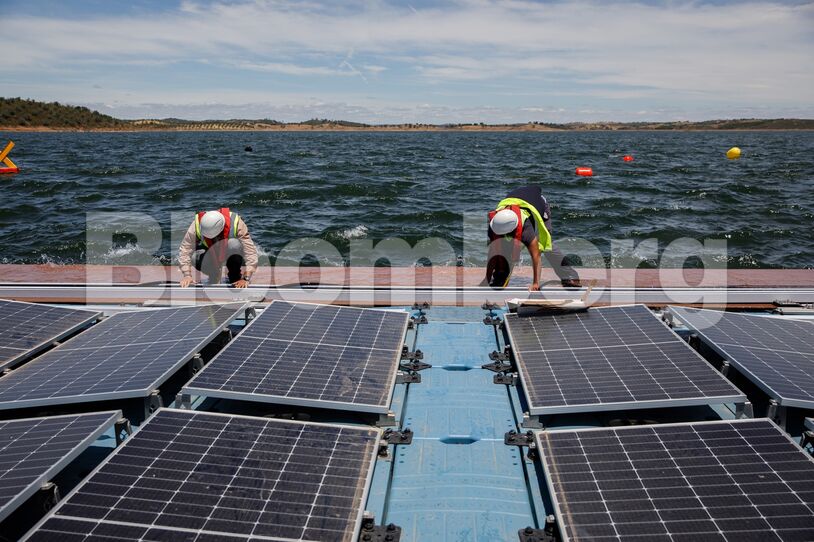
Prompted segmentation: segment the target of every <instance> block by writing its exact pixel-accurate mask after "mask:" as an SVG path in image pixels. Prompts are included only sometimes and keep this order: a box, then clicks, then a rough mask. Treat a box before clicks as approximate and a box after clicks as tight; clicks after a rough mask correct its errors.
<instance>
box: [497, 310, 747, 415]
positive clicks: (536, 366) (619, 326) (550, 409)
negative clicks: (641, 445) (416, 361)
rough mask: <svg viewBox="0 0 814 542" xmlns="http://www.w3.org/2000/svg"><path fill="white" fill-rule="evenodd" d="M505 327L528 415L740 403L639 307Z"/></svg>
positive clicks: (512, 320)
mask: <svg viewBox="0 0 814 542" xmlns="http://www.w3.org/2000/svg"><path fill="white" fill-rule="evenodd" d="M506 326H507V330H508V333H509V337H510V342H511V345H512V351H513V353H514V356H515V359H516V361H517V366H518V372H519V374H520V378H521V381H522V384H523V391H524V393H525V395H526V398H527V400H528V403H529V413H530V414H532V415H542V414H553V413H559V412H586V411H595V410H619V409H624V408H644V407H658V406H680V405H693V404H695V405H699V404H710V403H724V402H741V401H744V400H745V397H744V396H743V394H742V393H741V392H739V391H738V390H737V389H736V388H735V387H734V386H733V385H732V384H731V383H729V382H728V381H727V380H726V379H725V378H723V377H722V376H721V375H720V374H719V373H718V372H717V371H715V370H714V369H713V368H712V367H711V366H710V365H709V364H707V363H706V362H705V361H704V360H703V358H701V357H700V356H699V355H698V354H697V353H696V352H695V351H693V350H692V349H691V348H690V347H689V346H688V345H687V344H686V343H685V342H684V341H683V340H681V338H680V337H678V336H677V335H676V334H675V333H673V332H672V331H671V330H670V329H669V328H667V326H665V325H664V324H663V323H662V322H661V321H660V320H659V319H658V318H656V317H655V316H654V315H653V314H652V313H651V312H650V311H649V310H648V309H647V308H646V307H644V306H643V305H635V306H629V307H607V308H599V309H591V310H590V311H588V312H584V313H575V314H568V315H557V316H540V317H518V316H517V315H507V317H506Z"/></svg>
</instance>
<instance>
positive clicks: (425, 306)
mask: <svg viewBox="0 0 814 542" xmlns="http://www.w3.org/2000/svg"><path fill="white" fill-rule="evenodd" d="M430 307H432V305H431V304H430V303H429V302H428V301H424V302H422V303H413V307H412V309H413V310H414V311H419V312H424V311H426V310H429V309H430Z"/></svg>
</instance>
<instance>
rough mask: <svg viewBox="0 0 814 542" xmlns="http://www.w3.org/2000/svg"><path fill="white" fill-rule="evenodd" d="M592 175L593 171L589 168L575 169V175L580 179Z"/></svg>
mask: <svg viewBox="0 0 814 542" xmlns="http://www.w3.org/2000/svg"><path fill="white" fill-rule="evenodd" d="M593 174H594V170H592V169H591V168H589V167H578V168H577V175H579V176H580V177H591V176H592V175H593Z"/></svg>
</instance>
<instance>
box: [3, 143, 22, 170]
mask: <svg viewBox="0 0 814 542" xmlns="http://www.w3.org/2000/svg"><path fill="white" fill-rule="evenodd" d="M13 148H14V142H13V141H9V142H8V145H6V147H5V148H4V149H3V150H2V151H0V164H6V166H8V167H0V173H19V172H20V168H18V167H17V166H16V165H15V164H14V162H12V161H11V158H9V157H8V153H10V152H11V149H13Z"/></svg>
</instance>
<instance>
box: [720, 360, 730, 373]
mask: <svg viewBox="0 0 814 542" xmlns="http://www.w3.org/2000/svg"><path fill="white" fill-rule="evenodd" d="M729 367H730V365H729V361H728V360H723V361H722V362H721V374H722V375H724V376H729Z"/></svg>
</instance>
